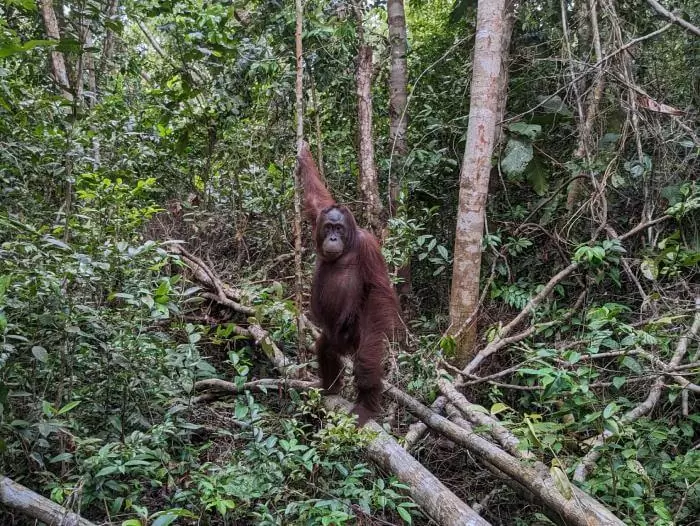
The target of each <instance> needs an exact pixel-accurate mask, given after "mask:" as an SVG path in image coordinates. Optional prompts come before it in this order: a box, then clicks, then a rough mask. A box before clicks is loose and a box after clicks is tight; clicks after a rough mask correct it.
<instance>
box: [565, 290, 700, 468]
mask: <svg viewBox="0 0 700 526" xmlns="http://www.w3.org/2000/svg"><path fill="white" fill-rule="evenodd" d="M695 305H696V313H695V319H694V321H693V325H692V326H691V327H690V330H689V331H688V332H687V333H686V334H685V335H684V336H682V337H681V339H680V340H678V344H677V345H676V350H675V352H674V353H673V356H672V357H671V360H670V361H669V362H668V368H674V367H677V366H678V365H680V362H681V360H682V359H683V356H685V353H686V352H687V350H688V343H689V342H690V340H691V338H695V336H697V334H698V331H699V330H700V298H698V299H696V301H695ZM674 379H675V377H674ZM664 386H665V384H664V377H663V376H659V377H658V378H657V379H656V380H655V381H654V383H653V385H652V386H651V389H650V390H649V394H648V395H647V397H646V399H645V400H644V401H643V402H642V403H641V404H639V405H638V406H637V407H635V408H634V409H631V410H629V411H627V412H626V413H625V414H624V415H622V417H621V418H620V424H622V426H626V425H629V424H631V423H633V422H635V421H637V420H638V419H640V418H641V417H643V416H644V415H646V414H648V413H649V412H651V410H652V409H654V407H655V406H656V404H657V403H658V401H659V399H660V398H661V393H662V392H663V389H664ZM611 436H612V433H611V432H610V431H608V430H605V431H603V432H602V433H601V434H600V435H598V436H597V437H596V438H595V440H593V441H592V443H591V449H590V451H589V452H588V453H587V454H586V455H585V456H584V457H583V458H582V459H581V461H580V462H579V463H578V465H577V466H576V469H575V470H574V480H575V481H576V482H583V481H585V480H586V476H588V473H589V472H590V470H591V468H592V467H593V466H594V465H595V463H596V462H597V461H598V459H599V458H600V457H601V455H602V454H603V446H604V445H605V442H606V441H607V440H608V438H610V437H611Z"/></svg>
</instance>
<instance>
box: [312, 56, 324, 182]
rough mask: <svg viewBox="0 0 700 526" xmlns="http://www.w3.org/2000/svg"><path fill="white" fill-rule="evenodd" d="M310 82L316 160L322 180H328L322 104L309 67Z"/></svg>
mask: <svg viewBox="0 0 700 526" xmlns="http://www.w3.org/2000/svg"><path fill="white" fill-rule="evenodd" d="M309 84H310V85H311V104H313V106H314V124H315V125H316V162H317V164H318V173H319V175H320V176H321V180H322V181H325V180H326V172H325V169H324V168H323V137H322V134H321V105H320V104H319V102H318V94H317V93H316V82H314V76H313V72H312V71H311V68H309Z"/></svg>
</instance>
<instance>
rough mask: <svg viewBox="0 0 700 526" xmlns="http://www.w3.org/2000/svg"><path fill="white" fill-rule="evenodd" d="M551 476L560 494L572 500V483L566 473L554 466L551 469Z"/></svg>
mask: <svg viewBox="0 0 700 526" xmlns="http://www.w3.org/2000/svg"><path fill="white" fill-rule="evenodd" d="M549 474H550V475H551V476H552V479H553V480H554V485H555V486H556V487H557V489H558V490H559V492H560V493H561V494H562V495H563V496H564V498H565V499H570V498H571V497H572V496H573V494H574V492H573V490H572V489H571V483H570V482H569V479H568V478H567V476H566V473H564V471H562V469H561V468H559V467H557V466H552V467H551V468H549Z"/></svg>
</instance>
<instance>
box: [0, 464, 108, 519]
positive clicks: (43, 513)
mask: <svg viewBox="0 0 700 526" xmlns="http://www.w3.org/2000/svg"><path fill="white" fill-rule="evenodd" d="M0 504H2V505H4V506H7V507H8V508H12V509H15V510H17V511H19V512H20V513H23V514H24V515H26V516H27V517H31V518H32V519H35V520H38V521H41V522H43V523H45V524H47V525H48V526H59V525H60V526H95V525H94V524H93V523H92V522H90V521H88V520H85V519H83V518H82V517H80V515H78V514H77V513H73V512H72V511H70V510H67V509H66V508H63V507H62V506H59V505H58V504H56V503H55V502H52V501H50V500H49V499H47V498H46V497H42V496H41V495H39V494H38V493H35V492H33V491H32V490H30V489H29V488H26V487H24V486H22V485H21V484H18V483H16V482H15V481H14V480H12V479H9V478H7V477H5V476H3V475H0Z"/></svg>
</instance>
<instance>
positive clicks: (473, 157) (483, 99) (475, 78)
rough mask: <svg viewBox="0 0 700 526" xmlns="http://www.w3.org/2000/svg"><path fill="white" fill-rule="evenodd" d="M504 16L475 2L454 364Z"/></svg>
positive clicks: (467, 335)
mask: <svg viewBox="0 0 700 526" xmlns="http://www.w3.org/2000/svg"><path fill="white" fill-rule="evenodd" d="M506 18H507V17H506V0H491V1H488V0H480V1H479V4H478V10H477V17H476V39H475V42H474V60H473V62H474V67H473V73H472V84H471V103H470V109H469V127H468V129H467V143H466V146H465V149H464V158H463V160H462V169H461V171H460V174H459V181H460V183H459V205H458V210H457V228H456V234H455V248H454V263H453V269H452V293H451V297H450V334H452V335H453V337H454V338H455V340H456V344H457V348H456V356H455V360H454V362H455V365H457V366H462V365H464V364H466V363H467V361H468V360H469V357H470V356H471V355H472V354H473V347H474V343H475V339H476V324H475V319H476V311H477V308H478V306H479V275H480V270H481V241H482V238H483V230H484V213H485V207H486V198H487V195H488V188H489V174H490V171H491V156H492V154H493V145H494V140H495V138H496V127H497V124H498V123H499V121H500V120H501V116H500V115H499V114H498V111H499V107H500V106H499V100H498V98H499V92H500V91H501V89H502V82H501V77H502V74H503V72H502V69H503V63H504V60H503V55H504V53H507V49H505V48H504V44H505V41H506V39H505V38H504V31H505V30H506V29H507V24H506ZM511 27H512V26H511ZM508 39H509V38H508ZM499 88H500V89H499ZM500 109H501V110H502V108H500Z"/></svg>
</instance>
